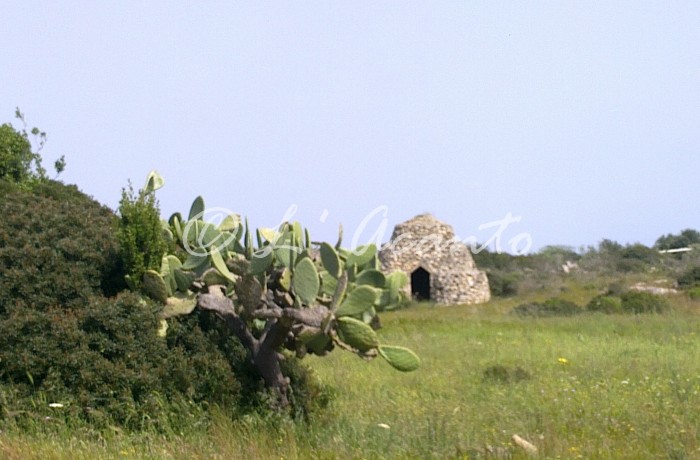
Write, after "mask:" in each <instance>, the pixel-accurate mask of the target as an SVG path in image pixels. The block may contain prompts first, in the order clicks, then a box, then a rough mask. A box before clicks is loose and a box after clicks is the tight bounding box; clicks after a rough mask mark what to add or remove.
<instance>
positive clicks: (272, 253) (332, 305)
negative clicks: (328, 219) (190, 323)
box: [143, 180, 420, 396]
mask: <svg viewBox="0 0 700 460" xmlns="http://www.w3.org/2000/svg"><path fill="white" fill-rule="evenodd" d="M153 182H154V184H158V181H156V180H153ZM205 211H206V207H205V203H204V200H203V198H202V197H197V198H196V199H195V201H194V202H193V203H192V206H191V207H190V210H189V213H188V219H187V220H185V219H184V218H183V215H182V214H180V213H175V214H173V215H172V216H171V217H170V219H169V220H168V221H163V226H164V228H166V229H167V230H168V232H167V234H168V235H171V236H172V238H173V241H175V243H176V244H177V246H178V247H179V249H178V251H177V254H166V255H164V257H163V263H162V265H161V270H160V272H156V271H148V272H147V273H146V274H145V275H144V280H143V287H144V289H145V291H146V292H147V293H148V295H149V296H151V297H152V298H153V299H155V300H156V301H158V302H160V303H162V304H163V306H164V309H163V318H164V321H167V318H172V317H174V316H178V315H186V314H189V313H191V312H192V311H193V309H194V308H195V307H198V308H200V309H203V310H208V311H213V312H214V313H216V314H218V315H219V316H221V317H222V318H223V319H225V320H226V322H227V324H229V326H230V327H231V329H232V331H233V332H234V333H236V334H237V335H238V337H239V338H240V339H241V342H242V343H243V344H244V346H246V347H247V348H249V350H250V351H251V354H252V355H253V361H254V363H255V364H256V366H257V367H258V368H259V370H260V371H261V375H262V376H263V377H264V378H265V382H266V383H267V384H268V385H270V386H273V387H276V388H278V389H279V390H280V393H281V394H282V395H283V396H284V388H286V386H285V383H284V382H285V379H284V378H282V377H280V376H279V375H277V374H279V365H278V364H275V360H276V359H279V358H278V357H279V356H281V355H280V354H279V353H278V352H279V351H283V350H285V349H286V350H289V351H290V352H293V353H295V354H296V356H297V357H303V356H304V355H306V354H309V353H310V354H316V355H325V354H327V353H328V352H330V351H332V350H333V349H334V348H335V347H339V348H341V349H343V350H347V351H350V352H353V353H355V354H357V355H359V356H360V357H362V358H364V359H373V358H375V357H378V356H381V357H383V358H384V359H385V360H386V361H387V362H388V363H389V364H390V365H392V366H393V367H394V368H396V369H398V370H400V371H404V372H407V371H413V370H415V369H417V368H418V367H419V365H420V360H419V358H418V357H417V356H416V355H415V353H413V352H412V351H410V350H408V349H406V348H403V347H397V346H391V345H386V344H383V343H381V340H380V337H379V336H378V335H377V333H376V332H375V330H374V329H373V327H372V326H373V325H375V324H376V323H377V318H376V313H377V311H383V310H390V309H393V308H396V307H397V306H398V305H399V304H400V303H401V302H402V300H403V299H402V297H401V293H402V292H403V288H404V286H406V283H408V278H407V277H406V275H405V274H403V273H400V272H396V273H391V274H388V275H385V274H384V273H382V272H381V271H380V270H379V261H378V258H377V248H376V246H375V245H373V244H370V245H366V246H361V247H358V248H356V249H355V250H349V249H344V248H342V228H341V231H340V236H339V238H338V242H337V243H336V244H335V245H331V244H328V243H314V242H312V240H311V237H310V235H309V232H308V230H306V229H304V228H303V227H302V226H301V225H300V224H299V223H298V222H286V223H283V224H282V225H280V226H279V228H277V229H269V228H267V229H266V228H262V229H258V230H253V229H251V228H250V226H249V224H248V221H247V219H241V217H240V216H238V215H235V214H232V215H229V216H225V217H224V218H223V219H222V220H221V222H220V223H219V224H218V225H215V224H213V223H210V222H205V221H204V220H203V216H204V214H205ZM254 241H255V243H256V244H254ZM178 255H179V256H178ZM160 333H161V334H165V333H167V324H165V325H164V327H163V328H162V329H161V331H160ZM267 349H270V350H272V351H269V352H268V351H264V350H267ZM271 369H272V371H271ZM274 369H277V370H276V371H274Z"/></svg>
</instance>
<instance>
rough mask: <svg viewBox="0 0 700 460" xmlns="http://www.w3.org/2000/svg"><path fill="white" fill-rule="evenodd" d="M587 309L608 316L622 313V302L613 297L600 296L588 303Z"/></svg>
mask: <svg viewBox="0 0 700 460" xmlns="http://www.w3.org/2000/svg"><path fill="white" fill-rule="evenodd" d="M586 309H587V310H589V311H596V312H600V313H608V314H614V313H622V300H621V299H620V298H619V297H616V296H612V295H599V296H596V297H594V298H593V299H591V301H590V302H588V305H586Z"/></svg>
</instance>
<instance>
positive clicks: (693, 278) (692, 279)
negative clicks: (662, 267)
mask: <svg viewBox="0 0 700 460" xmlns="http://www.w3.org/2000/svg"><path fill="white" fill-rule="evenodd" d="M696 285H700V266H696V267H693V268H691V269H690V270H687V271H685V272H684V273H683V274H682V275H681V276H679V277H678V286H681V287H692V286H696Z"/></svg>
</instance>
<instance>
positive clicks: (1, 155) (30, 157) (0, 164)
mask: <svg viewBox="0 0 700 460" xmlns="http://www.w3.org/2000/svg"><path fill="white" fill-rule="evenodd" d="M34 158H35V155H34V153H33V152H32V144H31V143H30V142H29V140H28V139H27V138H26V136H23V135H22V133H21V132H19V131H17V130H15V129H14V128H13V127H12V125H11V124H9V123H5V124H3V125H0V179H4V180H7V181H10V182H15V183H22V182H24V181H26V180H27V179H28V178H29V176H30V172H31V170H30V166H31V163H32V161H34Z"/></svg>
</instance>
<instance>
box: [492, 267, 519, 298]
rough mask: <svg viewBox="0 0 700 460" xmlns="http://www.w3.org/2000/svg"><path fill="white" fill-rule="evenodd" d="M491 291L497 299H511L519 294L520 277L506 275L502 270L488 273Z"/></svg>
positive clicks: (511, 274)
mask: <svg viewBox="0 0 700 460" xmlns="http://www.w3.org/2000/svg"><path fill="white" fill-rule="evenodd" d="M488 279H489V289H490V290H491V295H493V296H496V297H511V296H514V295H517V293H518V275H517V274H515V273H505V272H502V271H500V270H490V271H489V272H488Z"/></svg>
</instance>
